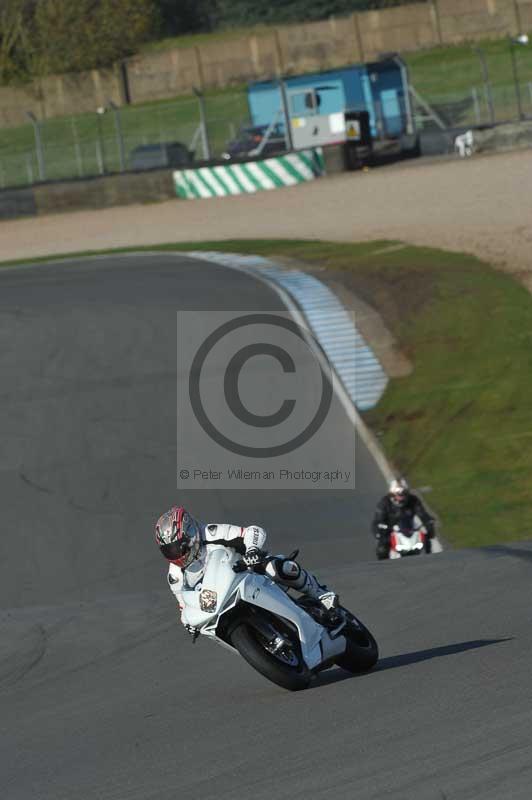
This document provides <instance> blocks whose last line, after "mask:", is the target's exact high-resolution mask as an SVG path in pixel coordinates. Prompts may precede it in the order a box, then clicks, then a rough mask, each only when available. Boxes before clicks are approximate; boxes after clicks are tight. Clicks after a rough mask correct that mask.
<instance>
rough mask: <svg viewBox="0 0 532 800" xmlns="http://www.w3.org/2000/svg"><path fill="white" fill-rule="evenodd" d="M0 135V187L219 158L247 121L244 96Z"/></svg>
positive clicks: (109, 111) (105, 113)
mask: <svg viewBox="0 0 532 800" xmlns="http://www.w3.org/2000/svg"><path fill="white" fill-rule="evenodd" d="M27 117H28V123H27V125H23V126H20V127H17V128H4V129H1V130H0V189H4V188H8V187H22V186H27V185H31V184H33V183H37V182H40V181H59V180H67V179H73V178H87V177H93V176H98V175H106V174H109V173H116V172H123V171H126V170H143V169H150V168H156V167H169V166H170V167H171V166H182V165H183V163H186V162H187V161H188V160H189V159H190V160H192V159H194V160H203V159H209V158H219V157H220V156H221V154H222V153H223V152H224V150H225V148H226V146H227V143H228V141H229V140H230V139H232V138H234V136H235V135H236V134H237V132H238V130H239V128H240V127H241V126H242V125H245V124H248V123H249V111H248V107H247V99H246V92H245V90H242V91H240V92H230V93H229V92H228V93H222V94H219V95H213V96H212V97H209V96H207V97H205V98H201V97H197V98H182V99H179V100H174V101H172V102H157V103H152V104H148V105H144V106H126V107H123V108H117V107H116V106H114V105H113V104H111V103H110V104H109V105H108V106H107V107H105V108H100V109H97V110H95V111H94V113H91V114H80V115H77V116H72V117H60V118H56V119H49V120H37V119H36V118H35V117H33V115H31V114H27Z"/></svg>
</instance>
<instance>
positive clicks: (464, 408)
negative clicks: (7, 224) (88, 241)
mask: <svg viewBox="0 0 532 800" xmlns="http://www.w3.org/2000/svg"><path fill="white" fill-rule="evenodd" d="M391 244H394V243H393V242H371V243H364V244H333V243H327V242H308V241H252V240H249V241H224V242H209V243H205V244H202V245H198V244H193V245H186V244H180V245H173V244H168V245H161V246H160V247H159V248H154V247H149V248H146V249H149V250H155V249H160V250H186V249H194V250H199V249H218V250H226V251H232V252H240V253H255V254H260V255H266V256H276V255H278V256H285V257H286V256H288V257H291V258H294V259H297V260H299V261H301V262H306V263H308V264H309V265H314V266H317V265H320V266H322V267H325V268H327V269H328V270H330V271H331V273H334V277H335V279H336V280H340V281H342V283H343V284H344V285H345V286H346V287H347V288H349V289H351V290H352V291H353V292H355V293H356V294H358V295H359V297H361V298H362V299H363V300H365V301H366V302H367V303H369V304H371V305H372V306H373V307H374V308H375V309H377V311H379V312H380V314H381V315H382V317H383V318H384V320H385V321H386V324H387V326H388V327H389V329H390V330H391V331H392V333H393V334H394V335H395V337H396V338H397V340H398V343H399V345H400V347H401V349H402V350H403V352H404V353H405V355H407V356H408V358H409V359H410V361H411V362H412V364H413V366H414V369H413V372H412V374H411V375H409V376H408V377H405V378H400V379H394V380H392V381H391V382H390V384H389V387H388V389H387V391H386V393H385V395H384V397H383V398H382V400H381V402H380V403H379V405H378V407H377V408H375V409H374V410H372V411H371V412H369V413H367V414H365V419H366V421H367V422H368V424H369V425H370V426H371V427H372V429H373V430H374V431H375V432H376V434H377V435H378V437H379V439H380V441H381V442H382V444H383V447H384V449H385V451H386V452H387V454H388V456H389V457H390V458H391V459H392V461H393V462H394V464H395V465H396V466H397V468H398V469H399V470H400V471H401V472H404V473H405V474H406V475H407V476H408V478H409V479H410V481H411V482H412V483H413V484H414V485H416V486H423V487H430V493H428V494H427V495H426V497H427V499H428V501H429V503H430V504H431V506H432V507H433V508H434V510H435V511H436V512H437V513H438V515H439V516H440V518H441V520H442V522H443V532H444V536H445V538H446V540H447V541H448V542H449V543H451V544H452V545H454V546H458V547H461V546H479V545H486V544H495V543H501V542H510V541H517V540H522V539H527V538H528V539H530V538H532V504H531V503H530V480H531V479H530V476H531V475H532V447H531V445H532V409H531V403H530V401H531V398H532V297H531V296H530V294H529V293H528V292H527V291H526V290H525V289H524V288H523V287H522V286H521V285H520V284H518V283H517V282H516V281H515V280H514V279H512V278H511V277H510V276H508V275H506V274H504V273H502V272H499V271H497V270H495V269H493V268H492V267H490V266H488V265H487V264H484V263H482V262H480V261H479V260H477V259H476V258H474V257H472V256H469V255H463V254H456V253H447V252H443V251H440V250H433V249H428V248H419V247H411V246H404V247H402V248H401V249H394V250H389V251H388V252H382V251H383V249H384V250H386V248H387V246H388V245H391ZM122 252H124V251H122ZM44 260H46V259H43V261H44Z"/></svg>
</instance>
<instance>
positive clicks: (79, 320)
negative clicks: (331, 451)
mask: <svg viewBox="0 0 532 800" xmlns="http://www.w3.org/2000/svg"><path fill="white" fill-rule="evenodd" d="M184 308H188V309H194V308H196V309H205V310H208V309H211V310H216V309H230V310H235V309H237V310H238V309H242V310H248V309H250V308H253V309H254V310H256V309H260V310H265V311H279V310H281V309H282V306H281V305H280V301H279V299H278V297H277V295H275V294H274V293H273V292H271V291H270V290H269V289H268V288H267V287H265V286H264V285H263V284H261V283H258V282H257V281H256V280H255V279H252V278H250V277H247V276H245V275H243V274H241V273H239V272H233V271H232V270H224V269H222V268H220V267H216V266H213V265H211V264H203V263H201V262H198V261H188V260H186V259H185V258H179V259H177V258H175V257H169V256H168V257H165V256H142V257H140V256H137V257H134V256H128V257H120V258H118V257H113V258H111V257H106V258H101V259H97V260H90V261H83V262H79V263H73V262H72V263H69V262H63V263H61V264H55V265H53V264H52V265H46V266H38V267H23V268H17V269H5V270H2V271H1V272H0V341H1V343H2V346H1V348H0V375H1V388H0V398H1V399H0V403H1V412H2V413H1V416H0V425H1V435H2V440H1V441H2V460H1V470H2V479H1V481H0V519H1V526H2V536H1V538H0V598H1V608H2V611H1V612H0V709H1V716H0V796H1V797H2V800H34V799H35V800H74V798H79V800H162V799H163V798H173V797H176V798H177V797H181V796H186V797H188V798H191V799H192V800H196V798H198V799H199V798H202V800H234V798H244V797H252V798H254V800H266V799H267V798H268V800H269V798H272V797H275V798H287V799H288V798H294V800H303V798H305V800H307V799H308V798H311V799H312V800H314V798H315V799H316V800H321V799H322V798H323V799H325V798H330V797H336V798H340V799H341V800H343V798H355V797H356V798H364V800H366V799H369V798H379V800H380V798H386V799H387V798H393V800H399V799H400V800H417V799H418V798H419V800H469V798H482V800H499V799H500V798H506V797H511V798H512V800H515V799H516V798H517V799H518V800H519V799H520V798H523V800H524V798H527V800H528V798H529V797H530V791H531V790H530V787H531V785H532V741H531V731H532V710H531V697H532V670H531V668H530V664H531V660H532V659H531V657H532V626H531V622H532V603H531V599H532V592H531V588H530V587H531V577H532V546H531V545H516V546H515V547H499V548H496V547H495V548H493V547H492V548H488V549H485V550H478V551H470V552H461V553H453V552H446V553H443V554H441V555H438V556H434V557H432V558H429V559H419V560H417V561H409V562H407V561H405V562H389V563H385V564H382V563H377V562H376V561H374V560H372V555H373V553H372V547H371V541H370V539H369V535H368V524H369V519H370V516H371V512H372V508H373V505H374V503H375V501H376V500H377V498H378V496H379V495H380V493H381V492H382V491H383V479H382V477H381V475H380V473H379V471H378V469H377V467H376V466H375V465H374V463H373V462H372V460H371V458H370V456H369V454H368V452H367V451H366V450H365V448H364V446H363V444H362V443H361V442H358V446H357V451H356V461H357V463H356V469H357V488H356V491H354V492H350V493H348V492H334V491H315V492H302V491H301V492H292V491H284V492H283V491H278V492H272V491H242V492H237V491H225V492H224V491H213V492H209V493H206V492H198V491H191V492H190V493H189V494H188V496H186V495H182V494H181V495H179V497H178V496H177V492H176V488H175V486H176V478H175V462H176V454H175V449H176V430H175V428H176V423H175V379H176V336H175V311H176V310H177V309H184ZM177 500H179V501H181V502H183V503H185V504H188V505H189V506H190V508H191V510H193V511H195V512H196V513H197V514H198V516H200V517H202V518H204V519H210V520H215V521H220V520H224V521H233V522H236V523H242V524H245V523H246V522H257V523H259V524H264V525H265V526H266V527H267V528H268V529H269V531H270V542H269V543H270V546H271V549H272V550H284V551H285V552H286V551H287V550H289V549H291V548H292V547H300V548H301V551H302V553H301V558H302V561H303V562H304V563H305V564H306V565H308V566H309V567H311V568H312V569H314V570H316V571H317V572H318V574H319V575H320V577H322V578H323V580H325V581H327V582H328V583H329V584H330V585H332V586H334V587H335V588H336V589H337V590H338V591H339V592H340V593H341V596H342V600H343V602H344V603H345V605H347V606H348V607H352V609H353V610H354V611H355V612H357V613H358V614H359V615H360V617H361V618H362V619H363V620H364V621H365V622H366V623H367V624H368V625H369V627H370V628H371V629H372V631H373V632H374V634H375V636H376V638H377V639H378V641H379V644H380V648H381V660H380V663H379V667H378V669H376V670H375V671H374V672H373V673H371V674H368V675H364V676H360V677H352V676H350V675H348V674H347V673H344V672H342V671H341V670H330V671H328V672H326V673H324V674H323V675H322V676H321V677H320V678H319V679H318V681H317V682H316V684H315V685H314V686H313V688H311V689H309V690H308V691H306V692H299V693H296V694H290V693H288V692H285V691H283V690H281V689H279V688H277V687H275V686H274V685H273V684H270V683H268V682H267V681H265V680H264V679H263V678H261V676H259V675H258V674H257V673H255V672H254V671H253V670H252V669H251V668H250V667H248V666H247V665H246V664H245V663H244V662H243V661H242V660H241V659H239V658H238V657H235V656H232V655H231V653H229V652H227V651H225V650H223V649H221V648H218V647H216V646H215V645H213V644H212V643H210V642H205V641H202V640H200V641H199V642H198V643H197V644H196V645H194V646H193V645H192V644H191V641H190V640H189V637H188V636H187V635H186V634H185V633H184V632H183V630H182V629H181V626H180V625H179V624H177V623H176V613H175V608H174V603H173V598H172V596H171V595H170V592H169V591H168V589H167V587H166V585H165V567H164V562H163V560H162V559H161V557H160V555H159V554H158V552H157V549H156V547H155V546H154V544H153V540H152V528H153V523H154V520H155V518H156V517H157V515H158V514H159V513H160V511H161V510H163V509H165V508H167V507H168V506H170V505H172V504H173V503H174V502H176V501H177Z"/></svg>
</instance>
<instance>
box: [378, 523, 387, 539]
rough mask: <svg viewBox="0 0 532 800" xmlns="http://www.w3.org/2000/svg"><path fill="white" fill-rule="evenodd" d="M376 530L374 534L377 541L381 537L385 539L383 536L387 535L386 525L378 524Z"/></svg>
mask: <svg viewBox="0 0 532 800" xmlns="http://www.w3.org/2000/svg"><path fill="white" fill-rule="evenodd" d="M377 528H378V530H377V532H376V533H375V537H376V538H377V539H380V538H381V537H383V536H384V537H385V536H387V535H388V533H389V528H390V526H389V525H386V524H385V523H384V522H379V524H378V525H377Z"/></svg>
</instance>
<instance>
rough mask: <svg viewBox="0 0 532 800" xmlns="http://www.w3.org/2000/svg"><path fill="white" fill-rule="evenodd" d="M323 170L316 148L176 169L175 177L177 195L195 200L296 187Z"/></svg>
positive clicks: (315, 176) (319, 151) (320, 157)
mask: <svg viewBox="0 0 532 800" xmlns="http://www.w3.org/2000/svg"><path fill="white" fill-rule="evenodd" d="M324 171H325V170H324V163H323V152H322V150H321V148H315V149H313V150H302V151H300V152H298V153H288V154H287V155H284V156H275V157H272V158H266V159H264V160H262V161H248V162H247V163H245V164H223V165H220V166H217V167H200V168H199V169H184V170H179V171H178V172H174V180H175V187H176V191H177V194H178V196H179V197H183V198H185V199H196V198H200V197H227V196H229V195H234V194H253V193H255V192H261V191H263V190H267V189H278V188H280V187H281V186H295V185H296V184H298V183H305V182H306V181H312V180H314V178H318V177H319V176H320V175H323V174H324Z"/></svg>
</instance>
